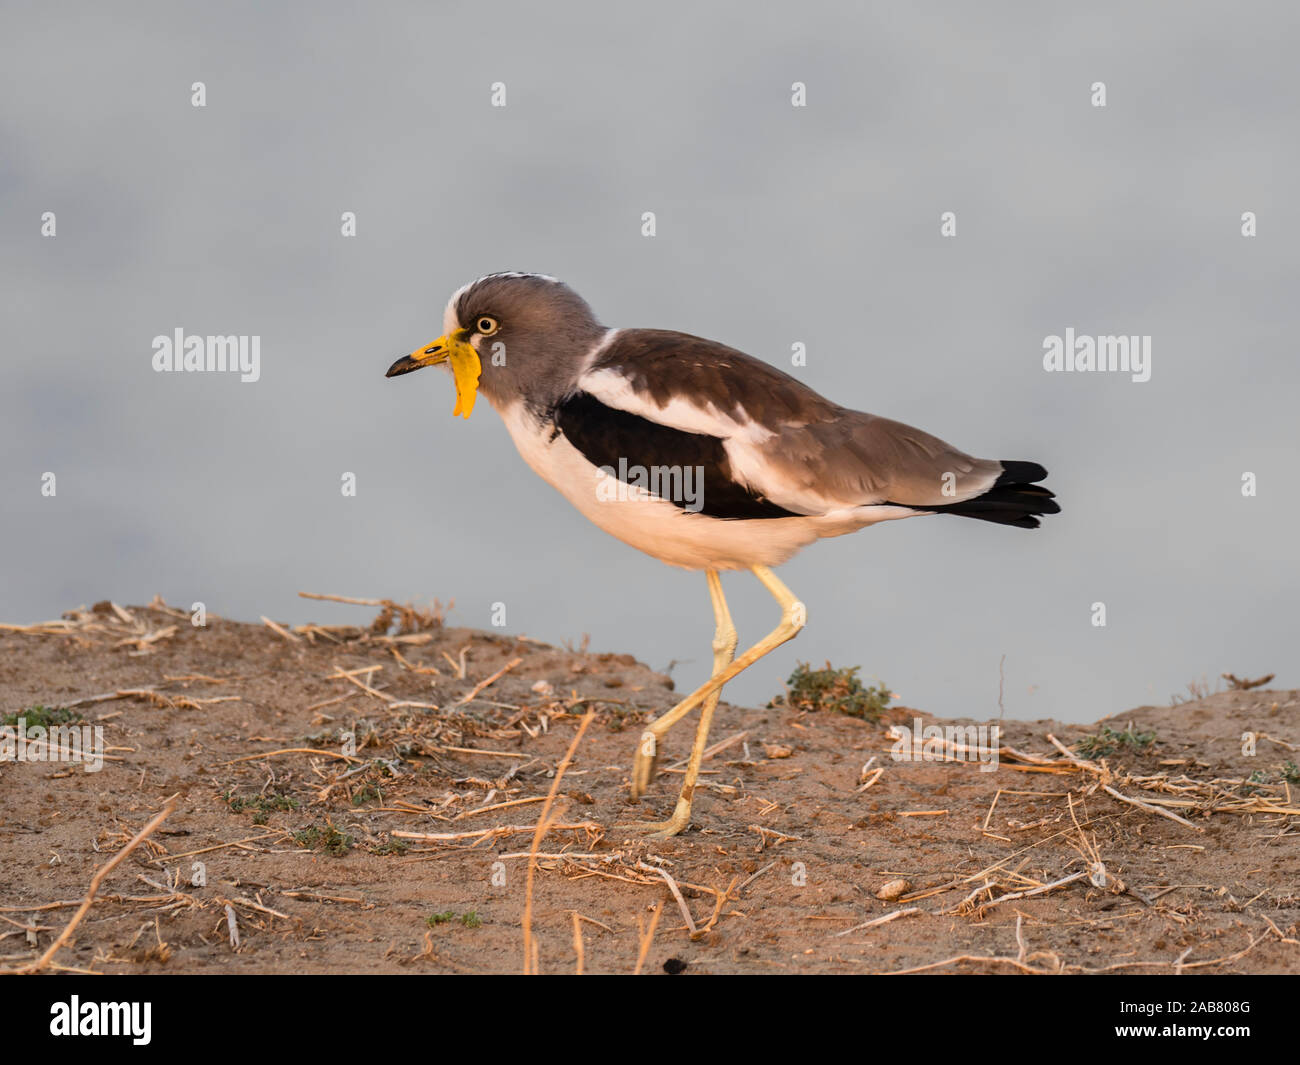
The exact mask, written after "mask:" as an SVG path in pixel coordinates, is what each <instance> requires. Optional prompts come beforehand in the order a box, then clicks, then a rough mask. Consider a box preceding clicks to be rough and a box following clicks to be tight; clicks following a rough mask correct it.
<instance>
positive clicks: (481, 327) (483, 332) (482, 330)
mask: <svg viewBox="0 0 1300 1065" xmlns="http://www.w3.org/2000/svg"><path fill="white" fill-rule="evenodd" d="M474 328H475V329H476V330H478V335H479V336H484V337H490V336H491V335H492V334H493V333H495V332H496V331H497V330H498V329H500V328H501V324H500V323H499V322H498V321H497V320H496V319H495V318H492V317H490V316H489V315H486V314H485V315H483V317H481V318H480V319H479V320H478V321H477V322H476V323H475V324H474Z"/></svg>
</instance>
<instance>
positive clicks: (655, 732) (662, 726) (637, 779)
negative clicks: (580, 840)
mask: <svg viewBox="0 0 1300 1065" xmlns="http://www.w3.org/2000/svg"><path fill="white" fill-rule="evenodd" d="M705 576H707V577H708V579H709V598H710V599H711V600H712V601H713V617H714V620H715V622H716V625H717V627H716V628H715V630H714V633H713V673H712V674H711V675H710V680H712V678H713V677H716V676H717V675H718V674H719V673H721V672H722V671H723V670H724V669H726V668H727V666H729V665H731V662H732V659H734V658H735V656H736V641H737V639H738V636H737V634H736V626H735V625H734V624H732V621H731V613H730V611H728V609H727V600H726V599H725V598H724V597H723V595H722V580H721V578H720V577H719V576H718V573H717V571H716V570H708V571H707V572H706V574H705ZM721 693H722V692H721V687H720V686H719V687H718V688H716V689H714V691H713V693H712V695H711V696H710V697H709V700H710V701H711V702H712V704H713V705H714V706H716V705H717V702H718V697H719V696H720V695H721ZM697 704H698V700H694V699H693V698H692V696H687V697H686V698H685V699H683V700H682V701H681V702H680V703H678V704H677V705H676V706H675V707H673V708H672V709H671V710H669V711H668V713H666V714H664V715H662V716H661V717H657V718H655V720H654V721H652V722H650V724H649V725H647V726H646V728H645V731H644V732H642V733H641V740H640V742H639V743H638V744H637V748H636V759H635V761H634V763H633V766H632V798H633V799H639V798H640V797H641V796H642V795H643V794H645V791H646V789H647V788H648V787H649V786H650V783H651V781H653V780H654V777H655V769H656V766H657V764H658V761H659V744H660V742H661V741H662V740H663V738H664V735H665V734H666V733H667V732H668V730H669V729H670V728H672V727H673V726H674V725H675V724H677V722H678V721H680V720H681V719H682V718H683V717H685V716H686V715H687V714H689V713H690V712H691V711H692V710H693V709H695V707H696V705H697Z"/></svg>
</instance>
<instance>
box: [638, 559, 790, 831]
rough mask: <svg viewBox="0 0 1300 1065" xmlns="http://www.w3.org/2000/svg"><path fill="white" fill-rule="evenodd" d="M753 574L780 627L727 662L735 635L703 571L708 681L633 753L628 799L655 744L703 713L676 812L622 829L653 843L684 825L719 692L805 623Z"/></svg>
mask: <svg viewBox="0 0 1300 1065" xmlns="http://www.w3.org/2000/svg"><path fill="white" fill-rule="evenodd" d="M753 573H754V576H755V577H757V578H758V579H759V580H760V581H761V582H762V583H763V586H764V587H765V588H766V589H767V590H768V591H769V592H771V593H772V597H773V598H774V599H776V601H777V602H778V603H779V604H780V605H781V623H780V624H779V625H778V626H777V627H776V628H775V629H773V630H772V631H771V632H770V633H768V635H766V636H765V637H763V639H761V640H759V641H758V643H756V644H754V646H753V647H751V648H750V649H749V650H748V651H746V652H745V653H744V654H743V655H741V656H740V658H738V659H736V660H734V661H733V660H732V656H733V655H734V653H735V649H736V630H735V627H734V626H733V625H732V624H731V617H730V614H729V613H728V611H727V603H726V600H725V599H723V597H722V583H721V581H720V580H719V579H718V575H717V574H716V573H715V572H713V571H712V570H710V571H709V574H708V576H709V593H710V595H711V596H712V598H713V611H714V615H715V617H716V618H717V621H718V628H717V633H716V635H715V637H714V642H713V676H711V677H710V678H709V679H708V680H707V681H706V682H705V683H704V684H702V685H701V686H700V687H699V688H697V689H696V690H695V691H693V692H692V693H691V694H690V695H688V696H687V697H686V698H685V699H683V700H682V701H681V702H680V703H678V704H677V705H676V706H675V707H673V708H672V710H670V711H668V713H666V714H664V715H663V717H661V718H659V719H657V720H656V721H654V722H652V723H651V725H650V726H649V728H647V730H646V732H645V733H643V737H642V742H641V746H640V747H639V748H638V751H637V762H636V766H635V767H634V770H633V794H634V795H639V794H640V790H643V789H644V787H645V785H646V784H648V783H649V779H648V778H649V775H650V774H651V773H652V771H653V766H654V752H655V750H656V749H657V745H658V741H659V739H660V738H661V737H662V736H663V734H664V733H665V732H667V731H668V729H669V728H671V727H672V725H673V724H675V723H676V722H677V721H679V720H680V719H681V718H682V717H683V716H685V715H686V714H688V713H690V712H691V711H692V710H693V709H695V707H697V706H699V705H701V704H703V707H704V708H703V710H701V712H700V724H699V727H698V728H697V729H696V732H695V743H694V745H693V746H692V748H691V758H690V762H689V764H688V765H687V768H686V779H685V781H684V782H683V783H682V790H681V795H680V796H679V797H678V799H677V807H676V809H674V810H673V815H672V817H671V818H669V819H668V820H667V821H662V822H655V823H639V824H635V825H629V826H626V827H629V828H635V829H640V830H643V831H649V832H650V833H651V834H652V835H654V836H656V837H659V838H666V837H668V836H674V835H676V834H677V833H678V832H680V831H681V830H682V829H684V828H685V827H686V826H687V825H688V824H689V823H690V819H691V799H692V798H693V796H694V794H695V783H696V780H697V779H698V777H699V771H700V762H701V760H702V758H703V755H704V748H705V745H706V743H707V742H708V736H709V726H710V725H711V724H712V722H713V712H714V710H715V709H716V708H717V705H718V699H719V697H720V696H721V693H722V686H723V685H724V684H726V683H727V681H729V680H731V679H732V678H733V677H735V676H736V675H737V674H739V673H741V672H743V671H744V670H746V669H748V668H749V667H750V666H751V665H753V664H754V663H755V662H757V661H758V660H759V659H760V658H762V657H763V656H764V655H765V654H768V653H769V652H770V651H773V650H775V649H776V648H777V647H780V646H781V644H783V643H785V642H786V641H787V640H790V639H792V638H793V637H794V636H795V634H796V633H798V632H799V630H800V629H802V628H803V627H804V625H805V624H806V623H807V620H808V618H807V612H806V610H805V609H804V605H803V604H802V603H801V602H799V600H798V599H796V598H795V597H794V593H792V592H791V591H790V589H789V588H787V587H786V586H785V585H784V584H782V583H781V581H780V580H778V579H777V576H776V574H775V573H773V572H772V571H771V570H770V569H768V568H767V567H766V566H755V567H754V569H753ZM639 781H641V782H643V783H641V785H640V789H638V782H639Z"/></svg>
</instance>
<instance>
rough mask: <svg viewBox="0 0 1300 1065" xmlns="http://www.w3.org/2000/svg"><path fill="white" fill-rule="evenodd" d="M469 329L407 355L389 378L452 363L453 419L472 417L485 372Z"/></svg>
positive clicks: (441, 338)
mask: <svg viewBox="0 0 1300 1065" xmlns="http://www.w3.org/2000/svg"><path fill="white" fill-rule="evenodd" d="M469 335H470V333H469V330H468V329H457V330H456V331H455V332H454V333H448V334H447V335H446V336H440V337H439V338H438V339H437V340H435V341H434V342H433V343H432V344H427V345H425V346H424V347H422V348H416V349H415V350H414V351H413V352H411V354H409V355H403V356H402V357H401V358H400V359H398V360H397V361H396V362H395V363H393V365H392V366H390V367H389V368H388V373H386V374H384V376H385V377H400V376H401V375H402V374H404V373H413V372H414V371H416V370H422V369H424V368H425V367H426V366H437V365H438V364H439V363H441V362H450V363H451V374H452V377H453V378H454V379H455V382H456V407H455V409H454V410H453V411H452V412H451V413H452V417H455V416H456V415H457V414H461V415H463V416H464V417H466V418H468V417H469V415H470V411H472V410H473V409H474V400H475V398H476V397H477V395H478V379H479V377H480V375H481V374H482V373H483V364H482V363H481V362H480V361H479V357H478V352H477V351H475V350H474V346H473V345H472V344H471V343H470V342H469V340H468V339H467V338H468V337H469Z"/></svg>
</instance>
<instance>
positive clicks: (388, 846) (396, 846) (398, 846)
mask: <svg viewBox="0 0 1300 1065" xmlns="http://www.w3.org/2000/svg"><path fill="white" fill-rule="evenodd" d="M410 849H411V845H410V844H409V843H407V842H406V840H404V839H386V840H384V842H383V843H381V844H380V845H379V846H378V847H376V848H375V850H374V853H375V854H394V855H401V854H405V853H406V852H407V851H408V850H410Z"/></svg>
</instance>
